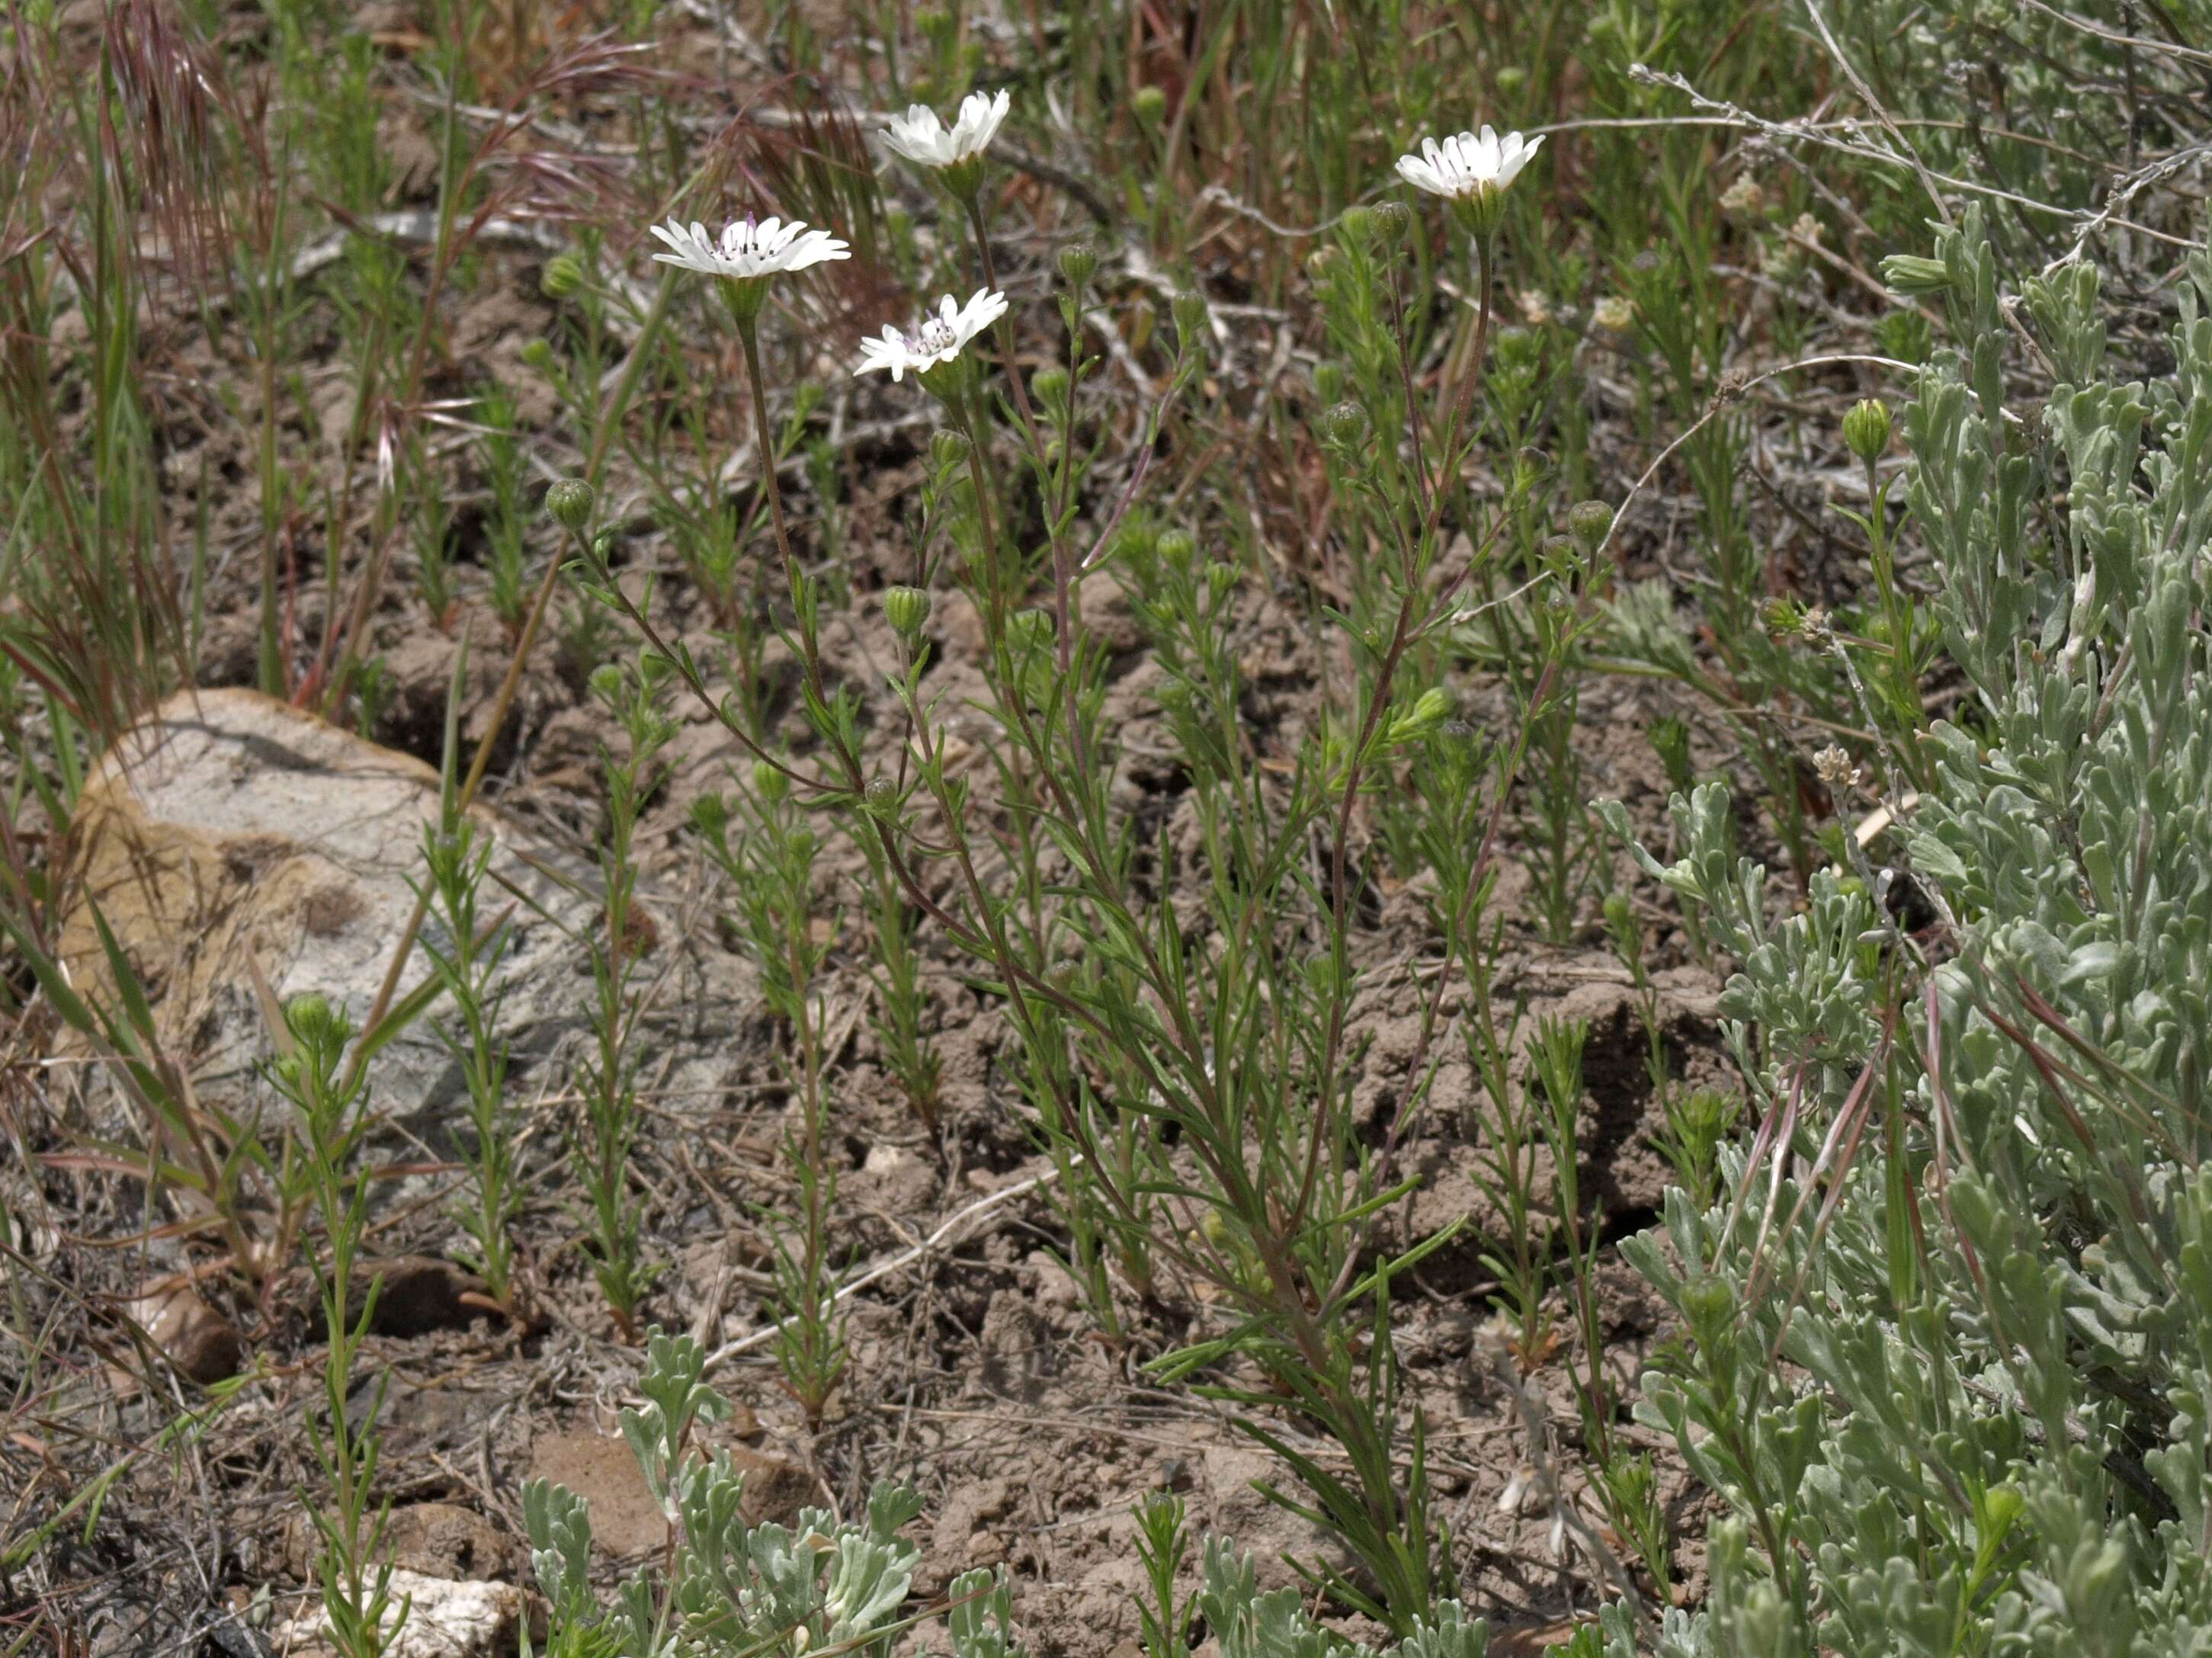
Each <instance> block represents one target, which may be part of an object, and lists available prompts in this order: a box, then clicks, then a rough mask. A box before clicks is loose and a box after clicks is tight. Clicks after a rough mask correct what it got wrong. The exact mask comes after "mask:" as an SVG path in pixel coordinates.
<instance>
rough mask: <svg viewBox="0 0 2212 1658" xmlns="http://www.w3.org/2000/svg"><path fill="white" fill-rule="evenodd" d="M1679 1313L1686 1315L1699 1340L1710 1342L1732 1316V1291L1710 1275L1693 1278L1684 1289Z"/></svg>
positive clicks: (1729, 1285)
mask: <svg viewBox="0 0 2212 1658" xmlns="http://www.w3.org/2000/svg"><path fill="white" fill-rule="evenodd" d="M1682 1310H1683V1312H1684V1313H1686V1315H1688V1316H1689V1320H1690V1327H1691V1329H1692V1331H1694V1332H1695V1333H1696V1334H1697V1337H1698V1339H1699V1340H1700V1341H1711V1340H1713V1339H1716V1338H1717V1337H1718V1336H1719V1335H1720V1334H1721V1333H1722V1332H1723V1331H1724V1330H1725V1329H1726V1328H1727V1327H1728V1325H1729V1321H1730V1320H1731V1319H1733V1318H1734V1317H1735V1286H1734V1285H1732V1284H1729V1281H1728V1280H1727V1279H1726V1278H1720V1277H1718V1276H1716V1275H1713V1274H1708V1275H1706V1276H1705V1277H1704V1278H1697V1279H1694V1280H1692V1282H1691V1283H1689V1284H1686V1285H1684V1286H1683V1290H1682Z"/></svg>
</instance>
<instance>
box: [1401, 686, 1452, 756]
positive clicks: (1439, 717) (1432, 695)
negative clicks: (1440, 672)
mask: <svg viewBox="0 0 2212 1658" xmlns="http://www.w3.org/2000/svg"><path fill="white" fill-rule="evenodd" d="M1451 715H1452V699H1451V693H1450V692H1449V691H1447V690H1445V689H1443V687H1442V686H1438V685H1431V687H1430V688H1429V689H1427V690H1425V691H1423V692H1422V693H1421V694H1420V695H1419V697H1418V698H1416V699H1415V701H1414V703H1413V707H1412V708H1409V709H1407V711H1406V712H1405V713H1404V714H1400V715H1399V716H1398V717H1397V718H1396V719H1395V720H1392V721H1391V722H1390V740H1391V741H1392V742H1393V743H1410V742H1412V741H1413V739H1414V738H1417V737H1424V736H1426V735H1427V734H1428V733H1429V732H1432V731H1434V730H1435V729H1436V728H1437V726H1441V725H1443V723H1444V721H1445V720H1449V719H1450V718H1451Z"/></svg>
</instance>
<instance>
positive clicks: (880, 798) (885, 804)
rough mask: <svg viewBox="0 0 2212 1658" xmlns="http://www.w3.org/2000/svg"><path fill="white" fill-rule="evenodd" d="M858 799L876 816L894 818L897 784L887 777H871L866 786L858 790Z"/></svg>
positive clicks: (897, 796) (897, 797)
mask: <svg viewBox="0 0 2212 1658" xmlns="http://www.w3.org/2000/svg"><path fill="white" fill-rule="evenodd" d="M860 799H861V801H862V804H864V805H866V807H867V809H868V810H869V811H871V812H872V813H874V814H875V815H876V816H877V817H883V818H896V817H897V816H898V809H899V786H898V785H897V784H896V783H894V782H893V781H891V780H890V778H888V777H871V778H870V779H869V780H868V786H867V787H866V788H865V789H863V790H861V791H860Z"/></svg>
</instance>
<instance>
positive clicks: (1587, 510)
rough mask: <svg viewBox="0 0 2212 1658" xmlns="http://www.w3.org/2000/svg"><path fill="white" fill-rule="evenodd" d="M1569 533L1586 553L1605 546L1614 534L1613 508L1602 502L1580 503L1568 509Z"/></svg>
mask: <svg viewBox="0 0 2212 1658" xmlns="http://www.w3.org/2000/svg"><path fill="white" fill-rule="evenodd" d="M1567 533H1568V534H1570V535H1571V536H1572V537H1574V538H1575V544H1576V545H1577V546H1579V547H1580V548H1581V549H1582V550H1583V551H1584V552H1585V553H1594V552H1595V551H1596V550H1598V549H1599V548H1601V547H1602V546H1604V545H1605V538H1606V537H1607V536H1609V535H1611V534H1612V533H1613V508H1612V507H1608V506H1607V505H1606V504H1605V503H1604V502H1603V501H1577V502H1576V503H1575V504H1574V505H1573V506H1571V507H1569V508H1567Z"/></svg>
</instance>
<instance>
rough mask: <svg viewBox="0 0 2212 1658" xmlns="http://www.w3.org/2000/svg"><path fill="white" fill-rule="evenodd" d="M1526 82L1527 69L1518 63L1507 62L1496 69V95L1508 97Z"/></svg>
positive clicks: (1525, 84)
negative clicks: (1502, 66) (1501, 67)
mask: <svg viewBox="0 0 2212 1658" xmlns="http://www.w3.org/2000/svg"><path fill="white" fill-rule="evenodd" d="M1527 85H1528V70H1525V69H1522V67H1521V65H1520V64H1506V65H1505V66H1504V68H1503V69H1501V70H1498V96H1499V97H1501V98H1510V97H1511V96H1512V95H1513V94H1515V93H1516V92H1518V91H1520V90H1521V88H1523V87H1525V86H1527Z"/></svg>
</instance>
